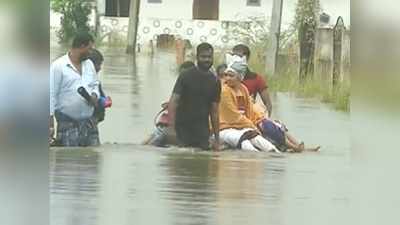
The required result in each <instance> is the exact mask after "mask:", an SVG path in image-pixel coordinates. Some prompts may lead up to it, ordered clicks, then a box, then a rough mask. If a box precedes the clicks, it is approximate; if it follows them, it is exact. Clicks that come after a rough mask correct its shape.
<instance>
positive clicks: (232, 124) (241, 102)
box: [219, 84, 264, 130]
mask: <svg viewBox="0 0 400 225" xmlns="http://www.w3.org/2000/svg"><path fill="white" fill-rule="evenodd" d="M240 91H241V96H239V97H238V96H237V95H236V93H235V92H234V90H233V89H232V88H230V87H229V86H228V85H226V84H225V85H223V87H222V92H221V102H220V104H219V129H220V130H223V129H227V128H236V129H242V128H253V129H257V127H256V126H255V124H257V123H258V122H260V121H261V120H262V119H263V118H264V115H263V114H262V113H260V112H258V111H255V110H254V105H253V102H252V100H251V97H250V96H249V93H248V91H247V89H246V87H245V86H244V85H242V86H241V87H240Z"/></svg>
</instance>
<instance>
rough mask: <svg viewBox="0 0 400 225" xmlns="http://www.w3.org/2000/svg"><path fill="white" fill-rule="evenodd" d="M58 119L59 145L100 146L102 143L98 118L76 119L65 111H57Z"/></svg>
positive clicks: (57, 141)
mask: <svg viewBox="0 0 400 225" xmlns="http://www.w3.org/2000/svg"><path fill="white" fill-rule="evenodd" d="M54 115H55V117H56V121H57V140H56V143H57V144H56V145H58V146H68V147H77V146H98V145H100V140H99V131H98V128H97V119H96V118H95V117H90V118H88V119H82V120H74V119H72V118H71V117H69V116H67V115H66V114H64V113H61V112H59V111H55V114H54Z"/></svg>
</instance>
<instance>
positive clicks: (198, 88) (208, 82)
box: [168, 43, 221, 151]
mask: <svg viewBox="0 0 400 225" xmlns="http://www.w3.org/2000/svg"><path fill="white" fill-rule="evenodd" d="M213 55H214V50H213V47H212V46H211V45H210V44H208V43H201V44H200V45H198V46H197V66H196V67H193V68H191V69H188V70H186V71H184V72H183V73H181V74H180V75H179V77H178V79H177V81H176V83H175V86H174V90H173V93H172V96H171V99H170V101H169V107H168V112H169V115H170V123H171V124H170V127H171V129H173V130H175V131H176V136H177V139H178V142H179V144H180V145H182V146H188V147H198V148H202V149H208V148H209V142H208V140H209V136H210V128H209V118H211V124H212V128H213V129H212V130H213V133H214V136H215V139H214V140H215V141H214V143H212V147H213V149H214V150H216V151H217V150H219V117H218V103H219V100H220V93H221V84H220V82H219V80H218V79H217V78H216V77H215V76H214V74H213V73H211V72H210V68H211V66H212V64H213Z"/></svg>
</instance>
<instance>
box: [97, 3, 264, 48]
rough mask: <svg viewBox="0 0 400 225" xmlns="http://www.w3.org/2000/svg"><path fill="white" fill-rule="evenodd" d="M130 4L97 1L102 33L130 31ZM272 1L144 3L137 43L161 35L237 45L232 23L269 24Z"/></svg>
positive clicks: (141, 5)
mask: <svg viewBox="0 0 400 225" xmlns="http://www.w3.org/2000/svg"><path fill="white" fill-rule="evenodd" d="M129 4H130V0H97V12H98V14H99V16H100V24H101V28H100V31H101V33H102V34H103V35H104V34H107V33H109V32H111V31H114V33H115V32H118V33H119V34H121V36H123V37H125V36H126V34H127V31H128V16H129ZM271 10H272V0H141V2H140V13H139V26H138V36H137V40H138V43H139V44H142V45H143V44H144V45H145V44H146V43H148V42H149V41H150V40H155V39H156V38H157V36H158V35H160V34H170V35H174V36H175V37H176V38H182V39H188V40H190V41H191V42H192V43H194V44H196V43H199V42H202V41H207V42H210V43H211V44H213V45H216V46H218V45H229V44H234V41H233V40H232V39H231V38H230V36H228V35H226V30H227V29H228V27H229V24H230V22H234V21H239V20H240V21H243V20H248V18H249V17H258V18H261V19H264V20H268V18H267V17H266V15H269V14H270V13H271Z"/></svg>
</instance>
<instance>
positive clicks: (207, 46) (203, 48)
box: [196, 42, 214, 55]
mask: <svg viewBox="0 0 400 225" xmlns="http://www.w3.org/2000/svg"><path fill="white" fill-rule="evenodd" d="M206 50H211V51H212V52H214V48H213V47H212V45H211V44H209V43H207V42H203V43H201V44H199V45H197V49H196V53H197V55H199V53H200V52H202V51H206Z"/></svg>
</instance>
